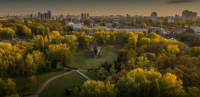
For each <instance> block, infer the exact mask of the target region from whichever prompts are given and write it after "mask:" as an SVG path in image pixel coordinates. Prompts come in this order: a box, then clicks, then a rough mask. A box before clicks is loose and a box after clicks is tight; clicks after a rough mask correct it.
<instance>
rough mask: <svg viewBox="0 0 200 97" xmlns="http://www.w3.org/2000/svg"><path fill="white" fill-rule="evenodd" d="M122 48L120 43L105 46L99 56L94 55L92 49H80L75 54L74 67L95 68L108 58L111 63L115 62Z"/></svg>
mask: <svg viewBox="0 0 200 97" xmlns="http://www.w3.org/2000/svg"><path fill="white" fill-rule="evenodd" d="M120 48H121V46H120V45H114V46H103V47H102V50H101V51H100V52H99V56H98V57H96V58H95V57H94V56H93V53H92V51H90V50H89V49H78V50H77V52H76V53H75V54H73V59H74V62H73V64H72V65H71V66H72V67H77V68H78V69H81V70H87V69H94V67H95V65H97V66H100V65H101V63H102V62H105V60H107V61H108V62H109V63H113V62H114V60H116V59H117V52H118V50H119V49H120Z"/></svg>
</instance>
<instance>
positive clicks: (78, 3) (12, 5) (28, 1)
mask: <svg viewBox="0 0 200 97" xmlns="http://www.w3.org/2000/svg"><path fill="white" fill-rule="evenodd" d="M199 4H200V1H199V0H0V14H2V15H6V14H7V13H10V14H37V12H39V11H40V12H47V11H48V10H51V12H52V14H53V15H60V14H63V15H67V14H74V15H79V14H81V13H89V14H90V16H101V15H119V14H120V15H125V14H130V15H145V16H149V15H150V13H151V12H153V11H156V12H157V13H158V16H174V15H175V14H178V15H181V13H182V11H183V10H186V9H187V10H191V11H194V12H197V13H200V10H198V9H200V6H199Z"/></svg>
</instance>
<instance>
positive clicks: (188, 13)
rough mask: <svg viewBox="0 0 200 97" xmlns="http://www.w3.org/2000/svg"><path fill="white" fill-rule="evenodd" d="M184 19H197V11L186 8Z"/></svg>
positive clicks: (183, 13) (183, 14)
mask: <svg viewBox="0 0 200 97" xmlns="http://www.w3.org/2000/svg"><path fill="white" fill-rule="evenodd" d="M182 20H197V13H196V12H192V11H188V10H185V11H183V12H182Z"/></svg>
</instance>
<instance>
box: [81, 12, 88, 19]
mask: <svg viewBox="0 0 200 97" xmlns="http://www.w3.org/2000/svg"><path fill="white" fill-rule="evenodd" d="M81 19H82V20H85V19H89V13H81Z"/></svg>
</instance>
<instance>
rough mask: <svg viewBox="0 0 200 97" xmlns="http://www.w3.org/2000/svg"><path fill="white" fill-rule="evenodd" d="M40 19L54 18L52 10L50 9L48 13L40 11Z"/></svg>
mask: <svg viewBox="0 0 200 97" xmlns="http://www.w3.org/2000/svg"><path fill="white" fill-rule="evenodd" d="M38 19H47V20H50V19H52V14H51V11H50V10H49V11H48V12H47V13H40V12H38Z"/></svg>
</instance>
